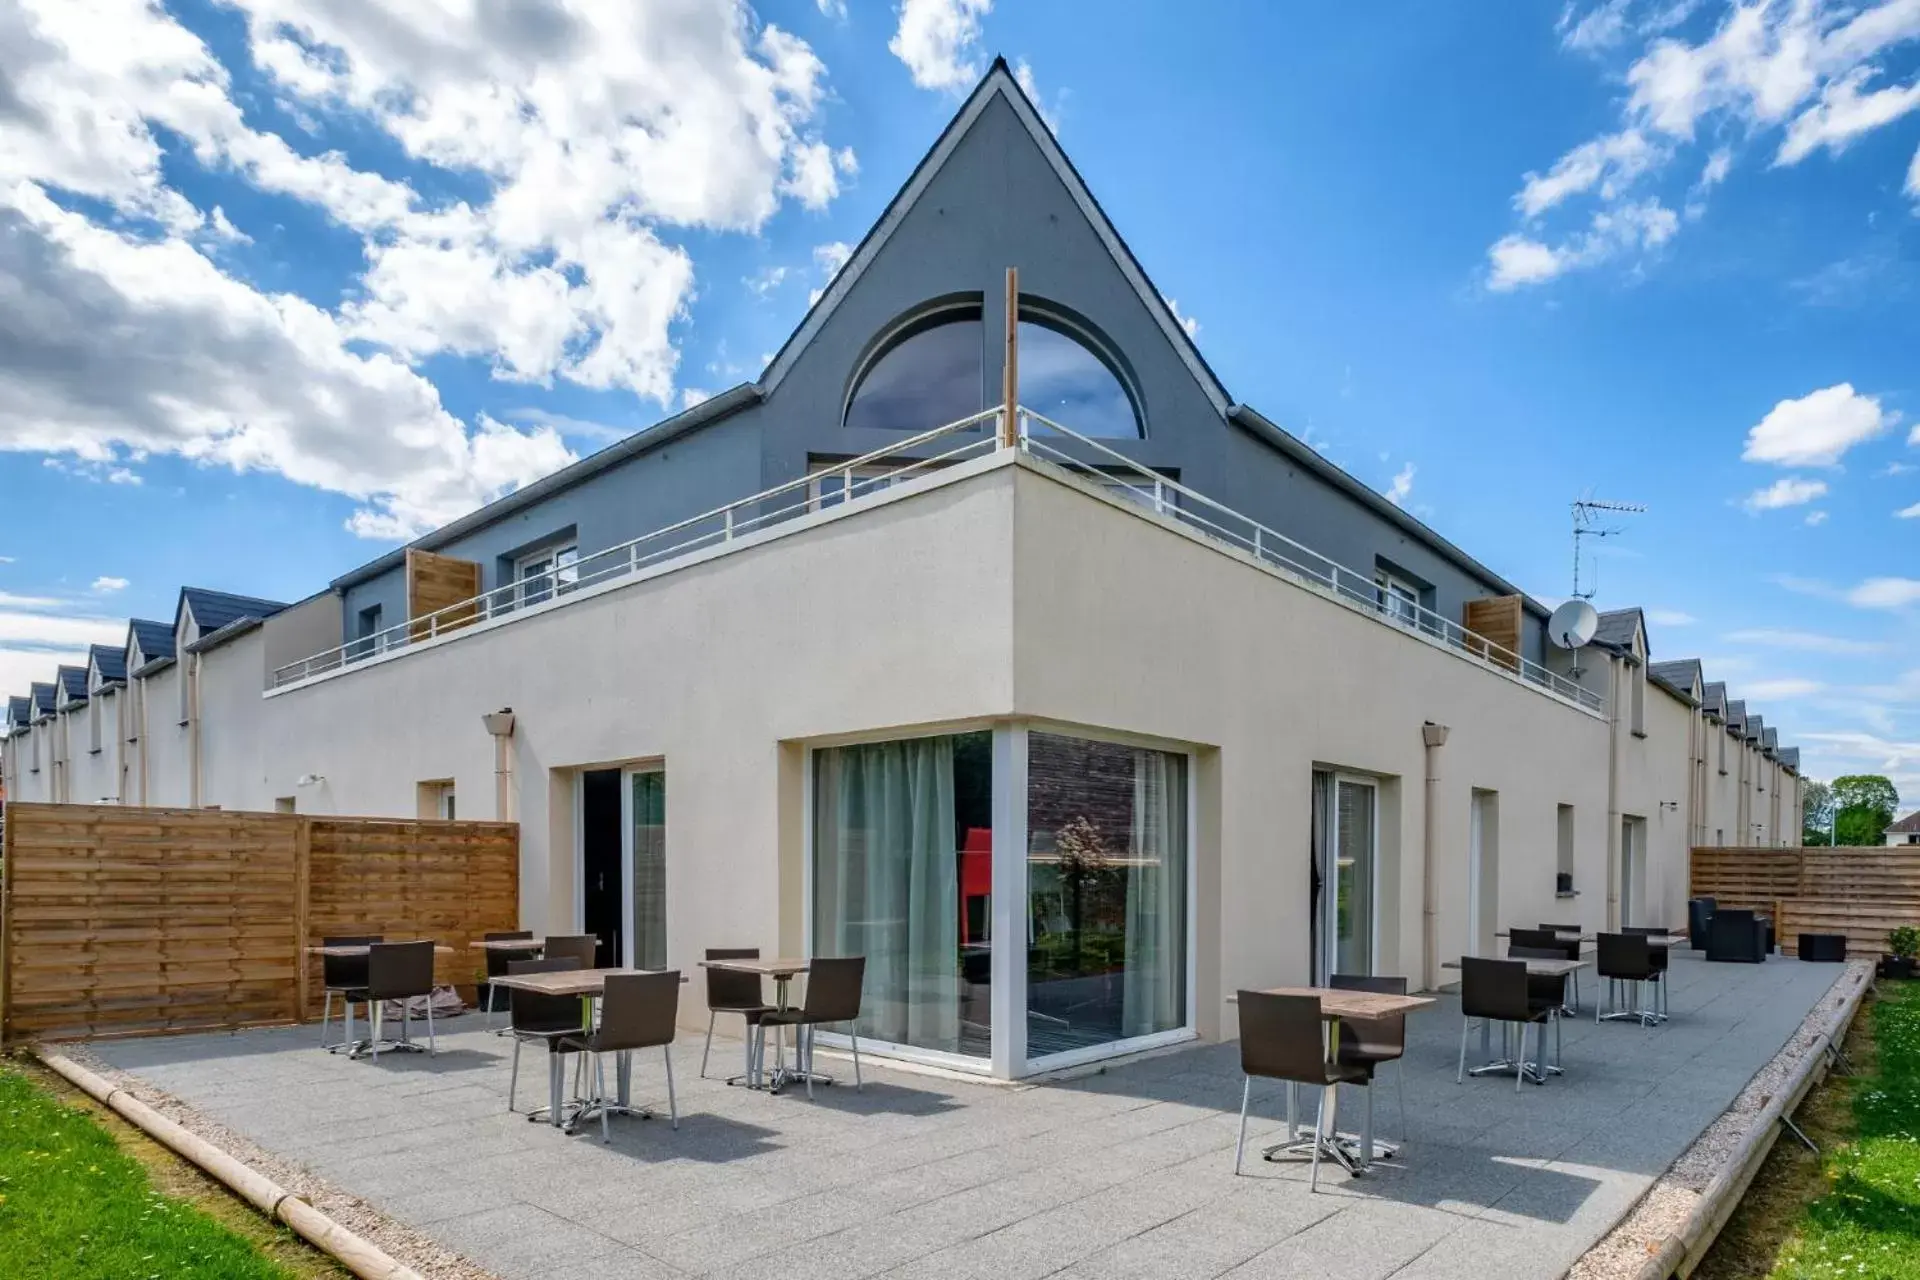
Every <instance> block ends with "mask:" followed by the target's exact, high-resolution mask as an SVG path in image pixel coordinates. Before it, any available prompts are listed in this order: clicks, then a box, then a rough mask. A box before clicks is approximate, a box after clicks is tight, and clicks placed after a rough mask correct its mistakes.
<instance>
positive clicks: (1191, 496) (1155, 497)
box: [273, 407, 1603, 711]
mask: <svg viewBox="0 0 1920 1280" xmlns="http://www.w3.org/2000/svg"><path fill="white" fill-rule="evenodd" d="M1001 417H1002V414H1001V411H1000V409H999V408H998V407H995V408H993V409H989V410H986V411H984V412H981V413H977V414H973V415H971V416H969V417H966V418H962V419H960V420H959V421H957V422H950V423H947V424H946V425H945V426H940V427H935V428H934V429H933V430H931V431H924V432H921V433H920V434H919V435H916V436H910V437H908V438H906V439H903V440H900V441H897V442H895V443H892V444H889V445H888V446H887V447H886V448H884V449H878V450H875V451H874V452H872V453H869V454H865V455H863V456H861V457H858V458H852V459H849V460H847V461H846V462H843V463H835V464H834V465H833V466H831V467H828V468H825V469H823V470H816V471H813V472H811V473H809V474H808V475H805V476H802V477H799V478H797V479H794V480H790V481H788V482H786V483H785V484H781V485H777V486H775V487H774V488H771V489H765V490H762V491H761V492H759V493H756V494H752V495H750V496H748V497H745V498H741V499H739V500H738V501H736V502H731V503H728V504H727V505H726V506H723V507H716V508H714V509H713V510H711V511H707V512H704V513H702V514H700V515H697V516H692V517H690V518H688V519H685V520H680V521H676V522H675V523H673V524H670V525H667V526H666V527H664V528H661V529H656V530H654V531H653V532H651V533H646V534H642V535H641V536H640V537H638V538H634V539H632V540H631V541H628V542H623V543H620V544H619V545H617V546H612V547H607V548H605V549H604V550H600V551H595V552H592V553H590V554H588V555H585V556H582V557H580V558H579V559H577V560H575V561H573V562H572V563H569V564H564V565H558V564H557V565H555V566H554V567H552V568H550V569H548V570H545V571H544V572H542V573H538V574H534V575H531V576H529V577H526V578H523V579H521V580H519V581H517V582H511V583H506V584H503V585H501V586H498V587H495V588H494V589H493V590H491V591H484V592H482V593H480V594H479V595H477V596H474V597H472V598H471V599H468V600H463V601H461V602H460V603H458V604H453V605H449V606H447V607H446V608H444V609H440V610H437V611H435V612H433V613H429V614H424V615H422V616H421V617H418V618H413V619H410V620H409V621H407V622H403V623H400V624H398V625H397V626H392V627H388V628H386V629H385V630H382V631H377V632H374V633H373V634H371V635H368V636H363V637H360V638H357V639H354V640H350V641H348V642H347V643H345V644H341V645H336V646H334V647H333V648H331V649H328V650H326V651H324V652H322V653H317V654H314V655H313V656H312V657H308V658H302V659H301V660H299V661H298V662H292V663H288V664H287V665H286V666H284V667H280V668H278V669H276V670H275V671H274V673H273V686H274V688H276V689H278V688H284V687H287V686H290V685H296V684H299V683H302V682H303V681H306V680H311V679H314V678H316V677H319V676H324V675H327V674H329V673H331V672H336V671H340V670H343V669H346V668H349V667H351V666H353V665H354V664H355V663H358V662H362V661H365V660H368V659H371V658H375V657H380V656H384V655H386V654H390V653H393V652H396V651H398V650H402V649H406V648H409V647H411V646H413V645H417V644H421V643H424V642H427V641H432V640H439V639H443V638H451V637H453V636H457V635H458V634H459V633H460V632H462V631H464V630H466V629H468V628H470V627H474V626H477V625H479V624H481V623H485V622H491V621H498V620H503V619H506V618H509V617H515V616H520V615H526V616H531V615H533V614H535V613H544V612H546V611H548V610H550V609H553V608H556V607H560V606H563V605H565V604H566V603H568V602H569V601H570V600H571V599H572V598H574V597H575V596H577V594H578V593H580V592H581V591H583V590H585V589H586V588H588V587H592V586H598V585H600V584H603V583H608V582H616V581H618V580H620V579H622V578H626V577H630V576H633V575H635V574H638V573H640V572H642V571H643V570H647V569H651V568H653V567H655V566H657V565H660V564H662V563H665V562H668V561H671V560H673V559H675V558H677V557H681V556H685V555H689V554H691V553H693V552H697V551H702V550H706V549H708V548H713V547H720V546H724V545H725V544H727V543H730V542H732V541H733V540H734V539H736V538H739V537H741V536H742V535H744V534H747V533H750V532H753V531H755V530H758V529H763V528H766V527H768V526H769V525H772V524H774V523H777V522H778V521H781V520H785V519H789V518H791V517H793V516H795V515H799V514H803V513H805V512H808V511H815V510H820V509H822V508H824V507H829V506H834V505H837V504H840V503H846V502H853V501H856V500H858V499H860V498H863V497H868V496H871V495H874V494H877V493H879V492H881V491H883V490H885V489H888V488H891V487H892V486H894V485H896V484H900V483H902V482H904V481H907V480H912V479H915V478H918V477H920V476H924V475H927V474H930V473H932V472H934V471H937V470H940V469H942V468H944V467H949V466H952V465H953V464H955V463H957V462H961V461H964V460H966V459H968V458H976V457H985V456H987V455H989V454H992V453H994V452H996V451H998V450H999V449H1000V448H1001V447H1002V444H1001V439H1000V433H999V431H998V427H999V425H1000V421H1001ZM1014 447H1015V448H1017V449H1019V450H1021V451H1023V452H1025V453H1026V454H1027V455H1028V456H1030V457H1033V458H1037V459H1041V460H1043V461H1045V462H1047V463H1050V464H1052V465H1054V466H1057V467H1060V468H1062V469H1064V470H1066V471H1068V472H1070V473H1072V474H1075V475H1078V476H1080V477H1082V478H1084V479H1087V480H1090V481H1092V482H1094V483H1095V484H1098V485H1099V486H1101V487H1102V488H1103V489H1104V490H1105V491H1106V492H1108V493H1113V494H1117V495H1119V496H1121V497H1124V498H1127V499H1130V500H1132V501H1135V502H1138V503H1139V504H1140V505H1141V506H1143V507H1145V508H1147V509H1149V510H1151V511H1153V512H1154V513H1155V514H1157V515H1159V516H1161V517H1163V518H1166V519H1169V520H1173V521H1177V522H1178V523H1180V524H1182V525H1185V526H1186V527H1188V528H1190V529H1192V530H1194V531H1196V532H1198V533H1200V534H1202V535H1203V536H1205V537H1206V538H1207V539H1209V540H1212V541H1216V542H1219V543H1222V544H1225V545H1226V546H1229V547H1231V548H1233V549H1235V550H1237V551H1240V552H1246V553H1250V554H1251V555H1252V556H1253V558H1254V559H1255V560H1256V561H1258V562H1259V563H1260V564H1262V565H1264V566H1266V567H1268V568H1271V569H1276V570H1279V571H1280V572H1282V573H1284V574H1285V575H1287V576H1288V577H1289V578H1291V579H1293V580H1295V581H1297V582H1298V583H1300V584H1301V585H1303V586H1305V587H1307V588H1309V589H1311V590H1315V591H1319V592H1322V593H1326V594H1329V595H1331V596H1332V597H1333V598H1334V599H1336V600H1338V601H1339V602H1341V603H1342V604H1344V605H1347V606H1349V607H1353V608H1356V609H1359V610H1361V611H1362V612H1364V613H1366V614H1367V615H1368V616H1369V617H1372V618H1374V619H1376V620H1378V621H1379V622H1381V623H1383V624H1385V625H1387V626H1393V627H1398V628H1400V629H1401V630H1404V631H1407V632H1409V633H1411V634H1413V635H1415V636H1419V637H1423V638H1424V639H1426V640H1428V641H1430V642H1432V643H1436V644H1440V645H1444V646H1445V647H1447V648H1449V649H1451V650H1453V651H1454V652H1455V653H1457V654H1459V655H1460V656H1461V657H1463V658H1466V659H1468V660H1470V661H1472V662H1474V663H1475V664H1476V665H1479V666H1483V667H1486V668H1488V669H1489V670H1492V671H1494V672H1496V673H1499V674H1502V675H1506V676H1509V677H1511V678H1514V679H1517V680H1521V681H1523V682H1525V683H1528V684H1531V685H1534V686H1536V687H1538V688H1540V689H1543V690H1545V691H1548V692H1550V693H1552V694H1554V695H1556V696H1558V697H1561V698H1564V699H1566V700H1567V701H1570V702H1573V703H1575V704H1577V705H1579V706H1581V707H1584V708H1586V709H1588V710H1592V711H1599V710H1602V709H1603V703H1602V701H1601V699H1600V697H1599V696H1598V695H1597V694H1594V693H1592V692H1590V691H1589V690H1587V689H1584V688H1582V687H1581V686H1580V685H1578V684H1576V683H1574V682H1573V681H1572V680H1569V679H1567V678H1566V677H1565V676H1562V675H1559V674H1558V673H1556V672H1552V671H1549V670H1547V669H1546V668H1545V667H1543V666H1541V665H1540V664H1539V663H1537V662H1533V661H1531V660H1529V659H1527V658H1525V657H1523V656H1522V655H1520V654H1517V653H1514V652H1513V651H1511V650H1509V649H1506V648H1503V647H1502V646H1500V645H1497V644H1494V643H1493V642H1492V641H1489V640H1487V639H1486V638H1485V637H1483V636H1481V635H1478V634H1477V633H1475V632H1471V631H1468V630H1467V629H1466V628H1465V627H1463V626H1461V625H1460V624H1459V623H1457V622H1454V621H1452V620H1451V619H1449V618H1445V617H1442V616H1441V615H1440V614H1438V613H1435V612H1434V611H1433V610H1431V609H1427V608H1424V607H1422V606H1420V605H1418V604H1415V603H1414V602H1412V601H1410V600H1406V599H1404V598H1400V597H1396V596H1390V595H1387V594H1385V593H1383V591H1382V590H1381V588H1380V587H1378V586H1377V585H1376V584H1375V583H1374V580H1373V579H1372V577H1371V576H1368V575H1365V574H1361V573H1359V572H1357V571H1355V570H1353V569H1349V568H1347V567H1346V566H1345V565H1342V564H1339V563H1337V562H1335V561H1333V560H1330V559H1328V558H1327V557H1326V556H1323V555H1321V554H1320V553H1319V552H1317V551H1314V550H1313V549H1312V548H1310V547H1307V546H1305V545H1303V544H1302V543H1299V542H1296V541H1295V540H1294V539H1292V538H1289V537H1287V536H1286V535H1285V534H1282V533H1279V532H1276V531H1275V530H1273V529H1270V528H1268V527H1267V526H1265V525H1263V524H1261V523H1260V522H1259V521H1257V520H1254V519H1252V518H1251V517H1248V516H1244V515H1242V514H1240V513H1239V512H1237V511H1235V510H1233V509H1232V508H1230V507H1227V506H1225V505H1223V504H1221V503H1219V502H1215V501H1214V500H1213V499H1211V498H1209V497H1207V496H1206V495H1204V494H1202V493H1199V492H1197V491H1196V490H1193V489H1190V488H1188V487H1187V486H1185V485H1183V484H1180V483H1179V482H1178V481H1175V480H1171V479H1169V478H1168V477H1166V476H1163V475H1161V474H1160V473H1158V472H1156V471H1154V470H1152V469H1150V468H1148V467H1145V466H1143V465H1141V464H1140V463H1139V462H1136V461H1135V460H1134V459H1132V458H1129V457H1127V456H1126V455H1125V454H1123V453H1121V452H1119V451H1118V450H1115V449H1112V448H1110V447H1108V446H1107V445H1104V444H1102V443H1100V442H1099V441H1098V440H1094V439H1091V438H1089V437H1087V436H1083V435H1081V434H1080V433H1078V432H1076V431H1074V430H1073V429H1071V428H1070V427H1067V426H1064V425H1063V424H1061V423H1058V422H1055V421H1053V420H1052V419H1051V418H1047V417H1045V416H1043V415H1041V414H1038V413H1035V412H1033V411H1032V410H1029V409H1020V410H1018V411H1017V414H1016V431H1015V440H1014ZM921 451H924V452H923V453H922V456H910V457H908V456H903V455H909V454H913V453H915V452H921Z"/></svg>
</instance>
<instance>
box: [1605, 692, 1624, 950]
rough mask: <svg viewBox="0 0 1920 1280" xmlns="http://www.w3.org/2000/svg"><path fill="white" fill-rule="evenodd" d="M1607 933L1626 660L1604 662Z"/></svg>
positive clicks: (1613, 905)
mask: <svg viewBox="0 0 1920 1280" xmlns="http://www.w3.org/2000/svg"><path fill="white" fill-rule="evenodd" d="M1607 673H1608V675H1609V676H1610V677H1611V680H1610V684H1611V685H1612V688H1611V690H1610V692H1609V694H1608V697H1607V929H1608V930H1609V931H1612V930H1614V929H1618V928H1619V927H1620V852H1621V846H1620V696H1621V690H1622V688H1623V683H1622V681H1623V677H1624V676H1625V675H1626V673H1627V672H1626V660H1625V659H1624V658H1622V657H1620V656H1619V655H1618V654H1615V655H1613V656H1612V657H1609V658H1608V659H1607Z"/></svg>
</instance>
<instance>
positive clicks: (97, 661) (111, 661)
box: [87, 644, 127, 684]
mask: <svg viewBox="0 0 1920 1280" xmlns="http://www.w3.org/2000/svg"><path fill="white" fill-rule="evenodd" d="M87 657H88V658H89V659H90V660H91V661H92V663H93V665H94V666H96V667H98V668H99V669H100V679H101V680H102V681H104V682H105V683H107V684H125V683H126V682H127V651H126V650H125V649H124V648H115V647H114V646H113V645H110V644H96V645H90V646H88V648H87Z"/></svg>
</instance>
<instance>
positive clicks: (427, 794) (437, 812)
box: [414, 778, 457, 822]
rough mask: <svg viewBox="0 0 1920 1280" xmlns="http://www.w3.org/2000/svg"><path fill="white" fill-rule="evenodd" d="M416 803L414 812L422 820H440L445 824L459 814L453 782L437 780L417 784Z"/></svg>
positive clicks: (450, 780) (443, 779)
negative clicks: (454, 796)
mask: <svg viewBox="0 0 1920 1280" xmlns="http://www.w3.org/2000/svg"><path fill="white" fill-rule="evenodd" d="M414 791H415V794H416V803H415V806H414V812H415V813H417V814H418V815H419V816H420V817H422V818H438V819H440V820H441V821H443V822H452V821H453V819H454V815H455V813H456V812H457V807H456V805H455V804H454V798H453V780H452V779H451V778H435V779H434V780H432V781H430V782H422V783H418V784H416V786H415V788H414Z"/></svg>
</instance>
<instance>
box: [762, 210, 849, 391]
mask: <svg viewBox="0 0 1920 1280" xmlns="http://www.w3.org/2000/svg"><path fill="white" fill-rule="evenodd" d="M852 257H853V246H852V245H850V244H848V243H847V242H846V241H844V240H829V241H828V242H827V243H825V244H817V245H815V246H813V265H814V269H815V270H816V271H818V272H819V273H820V284H819V285H818V286H817V287H815V288H814V289H813V290H811V291H810V292H809V293H808V294H807V305H808V306H812V305H813V304H814V303H816V302H818V301H820V296H821V295H822V294H824V293H825V292H826V291H827V286H828V285H830V284H832V283H833V278H834V277H835V276H837V275H839V274H840V269H841V268H842V267H844V266H846V265H847V261H848V259H850V258H852ZM763 363H764V362H763Z"/></svg>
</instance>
